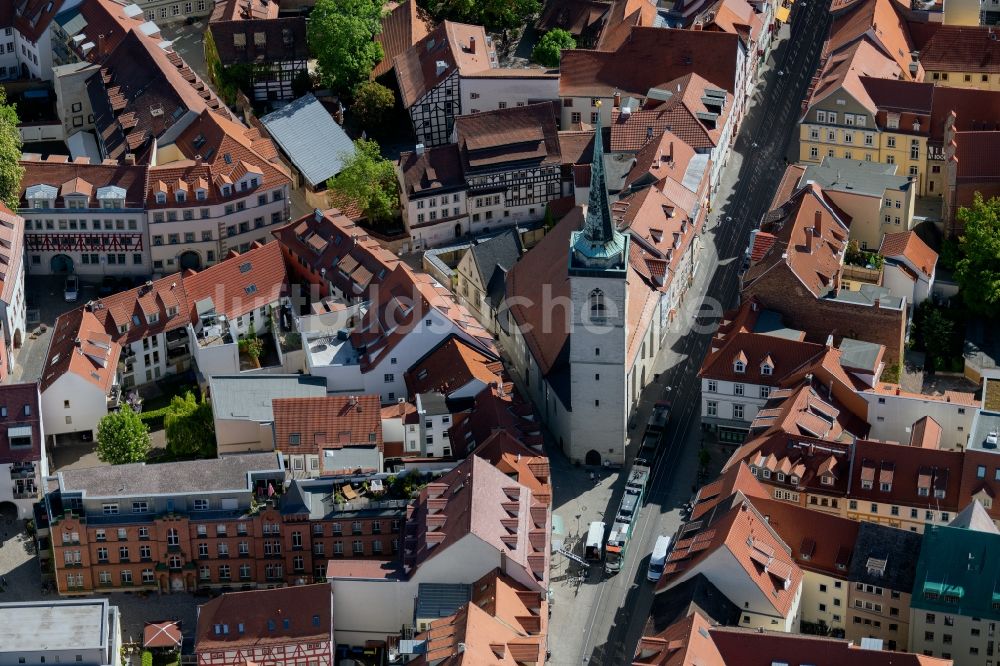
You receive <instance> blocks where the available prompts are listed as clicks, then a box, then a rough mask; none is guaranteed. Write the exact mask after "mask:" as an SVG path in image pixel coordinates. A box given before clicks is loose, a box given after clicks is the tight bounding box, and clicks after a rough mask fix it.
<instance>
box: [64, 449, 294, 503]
mask: <svg viewBox="0 0 1000 666" xmlns="http://www.w3.org/2000/svg"><path fill="white" fill-rule="evenodd" d="M272 471H274V472H278V471H282V465H281V462H280V461H279V459H278V454H277V453H274V452H268V453H245V454H239V455H231V456H226V457H225V458H216V459H214V460H185V461H182V462H171V463H160V464H154V465H147V464H146V463H132V464H128V465H104V466H101V467H90V468H87V469H69V470H65V471H62V472H59V485H60V488H61V489H62V492H63V493H82V494H83V495H84V497H85V498H104V497H108V498H113V497H146V496H150V495H179V494H183V493H196V492H203V493H208V492H222V491H227V490H229V491H243V490H249V489H250V488H251V487H252V485H251V483H250V481H249V480H248V478H247V475H248V474H250V473H251V472H272Z"/></svg>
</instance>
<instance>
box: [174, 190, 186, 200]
mask: <svg viewBox="0 0 1000 666" xmlns="http://www.w3.org/2000/svg"><path fill="white" fill-rule="evenodd" d="M174 196H176V197H177V201H179V202H184V201H187V192H185V191H184V190H177V192H175V193H174Z"/></svg>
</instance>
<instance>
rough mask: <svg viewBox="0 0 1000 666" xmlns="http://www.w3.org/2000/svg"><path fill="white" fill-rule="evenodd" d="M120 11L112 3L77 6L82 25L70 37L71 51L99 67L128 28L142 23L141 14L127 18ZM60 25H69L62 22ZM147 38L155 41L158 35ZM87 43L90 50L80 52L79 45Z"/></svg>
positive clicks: (101, 1) (121, 6)
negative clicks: (89, 45) (90, 46)
mask: <svg viewBox="0 0 1000 666" xmlns="http://www.w3.org/2000/svg"><path fill="white" fill-rule="evenodd" d="M124 9H125V4H123V3H120V2H115V1H114V0H88V1H87V2H81V3H78V4H77V6H76V11H78V12H79V15H80V16H81V17H82V18H83V22H85V25H84V26H83V27H82V28H80V30H79V32H77V33H76V34H75V35H73V39H71V40H70V46H71V48H74V49H75V50H76V52H77V54H78V55H80V56H82V57H83V59H84V60H87V61H88V62H93V63H98V64H103V63H104V62H105V61H106V60H107V59H108V56H109V55H111V53H112V52H113V51H114V50H115V49H116V48H117V47H118V45H119V44H120V43H121V41H122V40H123V39H124V38H125V36H126V35H127V34H128V32H129V31H130V30H131V29H133V28H138V27H139V26H140V25H142V24H143V23H145V22H146V17H145V14H143V13H141V12H140V13H138V14H136V15H135V16H134V17H130V16H127V15H126V14H125V11H124ZM61 22H62V23H64V24H66V25H69V22H67V21H65V20H63V21H61ZM73 24H74V25H75V24H76V22H73ZM80 37H82V39H80ZM150 37H151V38H152V39H155V40H159V39H160V37H161V36H160V34H159V33H158V32H157V33H153V34H151V35H150ZM88 42H89V43H90V44H91V45H92V48H90V49H89V50H88V51H87V52H86V53H84V52H83V51H82V50H81V49H80V46H81V45H82V44H86V43H88Z"/></svg>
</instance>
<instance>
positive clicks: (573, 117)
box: [569, 111, 599, 124]
mask: <svg viewBox="0 0 1000 666" xmlns="http://www.w3.org/2000/svg"><path fill="white" fill-rule="evenodd" d="M598 115H599V112H598V111H591V113H590V122H591V123H596V122H597V117H598ZM569 121H570V122H571V123H574V124H576V123H579V122H582V116H581V115H580V112H579V111H574V112H573V113H571V114H569Z"/></svg>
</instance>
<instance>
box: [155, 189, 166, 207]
mask: <svg viewBox="0 0 1000 666" xmlns="http://www.w3.org/2000/svg"><path fill="white" fill-rule="evenodd" d="M156 203H158V204H165V203H167V193H166V192H157V193H156Z"/></svg>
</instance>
